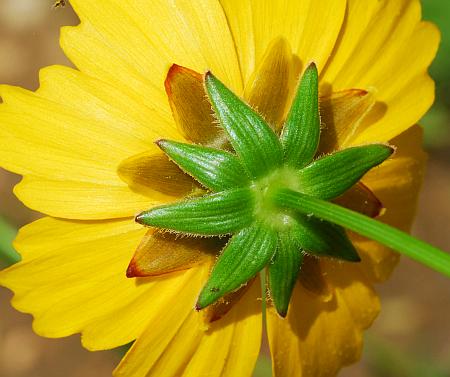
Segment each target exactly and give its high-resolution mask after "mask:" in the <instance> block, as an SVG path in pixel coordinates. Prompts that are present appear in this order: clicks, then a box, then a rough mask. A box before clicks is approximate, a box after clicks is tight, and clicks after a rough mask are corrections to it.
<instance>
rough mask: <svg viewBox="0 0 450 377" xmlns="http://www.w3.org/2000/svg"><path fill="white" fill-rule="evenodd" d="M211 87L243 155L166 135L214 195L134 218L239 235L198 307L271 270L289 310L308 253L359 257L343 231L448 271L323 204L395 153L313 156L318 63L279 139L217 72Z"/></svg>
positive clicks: (383, 228) (406, 242)
mask: <svg viewBox="0 0 450 377" xmlns="http://www.w3.org/2000/svg"><path fill="white" fill-rule="evenodd" d="M205 87H206V91H207V93H208V96H209V99H210V101H211V104H212V107H213V109H214V111H215V113H216V115H217V118H218V119H219V121H220V125H221V126H222V127H223V129H224V130H225V131H226V133H227V135H228V137H229V141H230V143H231V145H232V147H233V148H234V151H235V152H236V156H235V155H233V154H231V153H229V152H227V151H222V150H216V149H212V148H206V147H201V146H194V145H187V144H183V143H178V142H172V141H160V142H159V146H160V147H161V148H162V149H163V151H164V152H165V153H166V154H167V155H168V156H169V158H171V160H172V161H173V162H175V163H176V164H178V165H179V167H180V168H181V169H182V170H184V171H185V172H187V173H188V174H190V175H191V176H192V177H193V178H195V179H196V180H198V181H199V182H200V183H201V184H202V185H204V186H205V187H207V188H209V189H210V190H212V191H213V193H208V194H206V195H204V196H202V197H194V198H187V199H186V200H183V201H181V202H177V203H174V204H169V205H164V206H159V207H156V208H153V209H150V210H149V211H145V212H143V213H141V214H140V215H139V216H137V218H136V220H137V221H138V222H140V223H141V224H144V225H148V226H153V227H158V228H162V229H167V230H172V231H175V232H181V233H187V234H191V235H192V234H193V235H204V236H220V235H225V234H230V235H232V237H231V239H230V241H229V243H228V245H227V246H226V247H225V249H224V250H223V252H222V253H221V255H220V256H219V258H218V260H217V263H216V265H215V266H214V268H213V270H212V272H211V275H210V277H209V279H208V281H207V283H206V285H205V287H204V288H203V290H202V292H201V294H200V297H199V299H198V303H197V308H198V309H202V308H204V307H206V306H208V305H211V304H212V303H214V302H216V301H217V300H219V299H220V298H222V297H223V296H224V295H225V294H227V293H230V292H233V291H234V290H237V289H239V288H240V287H241V286H242V285H244V284H246V283H247V282H248V281H249V280H250V279H252V278H253V277H254V276H255V275H256V274H257V273H258V272H259V271H261V270H262V269H263V268H264V267H266V266H268V269H269V283H270V284H269V285H270V293H271V297H272V300H273V303H274V305H275V308H276V309H277V311H278V313H279V314H280V315H281V316H285V315H286V313H287V310H288V305H289V300H290V297H291V294H292V290H293V287H294V285H295V282H296V280H297V276H298V273H299V270H300V265H301V263H302V259H303V254H302V253H309V254H312V255H315V256H319V257H324V256H325V257H332V258H338V259H342V260H345V261H350V262H358V261H359V260H360V259H359V256H358V254H357V252H356V250H355V248H354V247H353V245H352V243H351V242H350V240H349V238H348V237H347V235H346V233H345V230H344V229H343V228H342V227H344V228H347V229H350V230H353V231H356V232H358V233H360V234H362V235H364V236H367V237H370V238H372V239H374V240H377V241H379V242H381V243H384V244H385V245H387V246H390V247H393V248H394V249H396V250H398V251H400V252H403V253H405V254H407V255H410V256H411V257H413V258H415V259H416V260H419V261H422V262H423V263H425V264H427V265H429V266H431V267H433V268H436V269H437V270H439V271H442V272H444V273H447V274H449V275H450V267H449V266H450V261H449V260H450V256H447V255H444V254H442V253H439V252H438V251H436V249H433V248H432V247H431V246H427V245H426V244H424V243H421V242H420V241H417V240H414V239H413V238H412V237H410V236H407V235H405V234H404V233H402V232H400V231H398V230H396V229H393V228H391V227H389V226H387V225H385V224H381V223H379V222H377V221H375V220H373V219H370V218H368V217H366V216H363V215H360V214H358V213H355V212H352V211H350V210H347V209H344V208H341V207H339V206H337V205H334V204H330V203H327V202H326V201H324V200H323V199H325V200H328V199H331V198H335V197H337V196H339V195H341V194H343V193H344V192H345V191H346V190H347V189H349V188H350V187H352V186H353V185H354V184H355V183H356V182H358V180H359V179H361V177H362V176H363V175H364V174H365V173H366V172H367V171H368V170H370V169H371V168H373V167H375V166H377V165H378V164H380V163H382V162H383V161H384V160H385V159H387V158H389V156H390V155H391V154H392V152H393V149H392V148H391V147H389V146H386V145H384V144H371V145H367V146H360V147H353V148H348V149H345V150H342V151H339V152H336V153H333V154H331V155H328V156H325V157H322V158H319V159H317V160H316V161H313V158H314V155H315V153H316V150H317V147H318V145H319V135H320V116H319V105H318V74H317V69H316V67H315V65H314V64H312V65H310V66H309V67H308V68H307V69H306V71H305V74H304V77H303V78H302V80H301V82H300V84H299V86H298V90H297V94H296V96H295V99H294V101H293V105H292V108H291V110H290V112H289V115H288V118H287V120H286V124H285V125H284V129H283V130H282V133H281V141H280V140H279V139H278V137H277V135H276V134H275V133H274V131H273V130H272V129H271V128H270V127H269V125H268V124H267V123H266V122H265V121H264V119H263V118H262V117H261V116H260V115H258V114H257V113H256V112H255V111H254V110H253V109H251V108H250V106H248V105H247V104H245V103H244V102H243V101H242V100H241V99H239V98H238V97H237V96H236V95H235V94H233V93H232V92H231V91H230V90H229V89H228V88H227V87H226V86H225V85H224V84H223V83H221V82H220V81H219V80H218V79H217V78H216V77H214V76H213V75H212V74H211V73H207V74H206V77H205ZM312 161H313V162H312ZM317 198H320V199H317Z"/></svg>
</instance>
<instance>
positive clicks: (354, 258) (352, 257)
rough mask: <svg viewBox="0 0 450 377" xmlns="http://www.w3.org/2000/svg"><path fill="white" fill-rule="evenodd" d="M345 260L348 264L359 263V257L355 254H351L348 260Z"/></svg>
mask: <svg viewBox="0 0 450 377" xmlns="http://www.w3.org/2000/svg"><path fill="white" fill-rule="evenodd" d="M346 260H347V261H348V262H353V263H358V262H361V257H360V256H359V255H358V254H357V253H355V254H352V255H351V256H350V257H349V258H346Z"/></svg>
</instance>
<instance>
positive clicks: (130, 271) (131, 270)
mask: <svg viewBox="0 0 450 377" xmlns="http://www.w3.org/2000/svg"><path fill="white" fill-rule="evenodd" d="M126 275H127V278H138V277H144V276H145V275H143V274H142V272H141V271H139V268H138V267H137V265H136V264H135V263H134V260H131V262H130V264H129V265H128V268H127V273H126Z"/></svg>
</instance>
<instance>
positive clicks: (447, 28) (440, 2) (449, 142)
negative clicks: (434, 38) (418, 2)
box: [421, 0, 450, 149]
mask: <svg viewBox="0 0 450 377" xmlns="http://www.w3.org/2000/svg"><path fill="white" fill-rule="evenodd" d="M422 5H423V18H424V19H425V20H429V21H432V22H434V23H435V24H436V25H437V26H438V27H439V29H440V30H441V45H440V47H439V52H438V54H437V56H436V59H435V60H434V62H433V64H432V66H431V68H430V74H431V76H432V77H433V78H434V79H435V81H436V102H435V104H434V106H433V108H432V109H431V110H430V111H429V112H428V114H427V115H426V116H425V117H424V118H423V119H422V121H421V124H422V125H423V126H424V129H425V144H426V146H427V148H429V149H442V148H446V147H449V146H450V0H423V1H422Z"/></svg>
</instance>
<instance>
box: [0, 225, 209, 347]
mask: <svg viewBox="0 0 450 377" xmlns="http://www.w3.org/2000/svg"><path fill="white" fill-rule="evenodd" d="M145 232H146V230H145V229H143V228H142V227H140V226H139V225H136V224H135V223H134V221H133V219H125V220H120V221H119V220H118V221H108V222H90V223H88V222H72V221H63V220H56V219H53V218H44V219H41V220H38V221H36V222H35V223H32V224H30V225H27V226H26V227H24V228H22V229H21V231H20V233H19V236H18V238H17V240H16V243H15V246H16V248H17V249H18V250H19V251H20V252H21V254H22V257H23V261H22V262H20V263H18V264H16V265H14V266H12V267H10V268H8V269H7V270H4V271H2V272H0V283H1V284H2V285H4V286H6V287H8V288H9V289H11V290H13V291H14V293H15V296H14V299H13V305H14V307H16V308H17V309H18V310H20V311H23V312H26V313H31V314H32V315H33V316H34V323H33V327H34V330H35V331H36V332H37V333H38V334H40V335H42V336H46V337H63V336H68V335H71V334H75V333H78V332H81V333H82V341H83V344H84V346H85V347H87V348H89V349H92V350H95V349H106V348H113V347H117V346H120V345H122V344H126V343H129V342H130V341H132V340H134V339H136V337H138V336H139V335H140V333H141V332H142V331H143V329H144V328H145V327H147V325H148V323H151V322H152V323H156V322H157V321H158V322H159V323H161V322H162V323H165V322H164V318H165V317H164V314H163V313H165V311H168V310H169V308H171V307H172V306H173V305H174V303H175V302H178V301H180V297H181V298H182V297H184V296H190V297H191V301H192V304H191V308H192V307H193V305H194V303H195V300H196V297H197V295H198V291H199V290H200V288H201V285H200V284H201V282H200V281H199V282H198V284H197V285H198V287H197V288H196V287H195V284H193V285H194V286H193V287H192V286H191V285H190V282H191V281H194V280H195V276H196V275H197V274H196V271H195V269H191V270H189V271H187V272H186V273H183V274H171V275H166V276H165V277H164V278H156V279H155V278H153V279H151V280H150V279H140V280H136V279H128V278H126V276H125V271H126V268H127V265H128V262H129V260H130V258H131V255H132V253H133V250H134V249H135V247H136V246H137V244H138V243H139V240H140V239H141V237H142V236H143V235H144V234H145ZM188 282H189V284H188ZM178 295H180V296H178ZM118 318H120V326H118V323H117V319H118Z"/></svg>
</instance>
